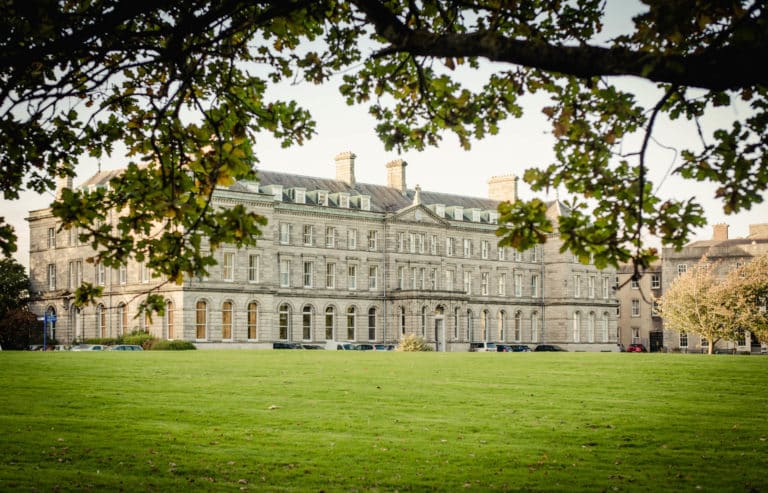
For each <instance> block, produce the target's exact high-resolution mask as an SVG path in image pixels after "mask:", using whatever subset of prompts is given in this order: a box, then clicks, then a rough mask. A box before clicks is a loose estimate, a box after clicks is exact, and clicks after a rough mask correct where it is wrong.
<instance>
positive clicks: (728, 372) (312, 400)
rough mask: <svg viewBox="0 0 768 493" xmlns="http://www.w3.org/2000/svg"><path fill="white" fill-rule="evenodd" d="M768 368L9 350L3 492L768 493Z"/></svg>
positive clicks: (666, 359) (4, 372) (759, 363)
mask: <svg viewBox="0 0 768 493" xmlns="http://www.w3.org/2000/svg"><path fill="white" fill-rule="evenodd" d="M767 382H768V357H760V356H705V355H698V356H694V355H671V354H665V355H662V354H658V355H657V354H620V353H610V354H609V353H600V354H590V353H548V354H543V353H542V354H539V353H535V354H534V353H531V354H524V353H514V354H504V353H497V354H482V353H456V354H445V353H442V354H435V353H430V354H423V353H422V354H418V353H368V352H347V351H343V352H342V351H327V352H326V351H188V352H151V351H149V352H143V353H138V354H137V353H115V352H106V353H67V352H62V353H40V352H34V353H30V352H26V353H25V352H10V351H5V352H2V353H0V457H1V459H2V460H1V461H0V491H119V490H122V491H179V490H211V491H240V490H243V491H328V492H331V491H395V490H398V491H430V490H431V491H492V490H496V491H507V490H525V491H717V492H721V491H746V492H755V491H765V492H768V388H767V387H766V383H767Z"/></svg>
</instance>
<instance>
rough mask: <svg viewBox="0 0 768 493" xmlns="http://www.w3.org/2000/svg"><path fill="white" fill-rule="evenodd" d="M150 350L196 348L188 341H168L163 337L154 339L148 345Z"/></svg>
mask: <svg viewBox="0 0 768 493" xmlns="http://www.w3.org/2000/svg"><path fill="white" fill-rule="evenodd" d="M149 349H151V350H152V351H184V350H188V349H197V348H196V347H195V345H194V344H192V343H191V342H189V341H168V340H165V339H155V340H154V341H152V345H151V346H150V347H149Z"/></svg>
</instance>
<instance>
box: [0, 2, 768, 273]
mask: <svg viewBox="0 0 768 493" xmlns="http://www.w3.org/2000/svg"><path fill="white" fill-rule="evenodd" d="M626 4H627V2H614V3H611V4H610V5H609V7H611V8H613V9H614V10H610V9H609V11H608V18H609V22H610V23H611V25H612V26H621V25H622V22H623V23H626V22H628V19H629V18H630V15H629V14H627V13H626V11H622V10H617V9H621V6H625V5H626ZM614 30H619V29H618V28H617V29H614ZM502 68H503V67H502ZM481 74H482V73H481ZM468 77H471V78H472V77H473V78H475V80H469V81H468V83H473V82H483V81H482V80H479V79H478V77H477V74H475V75H471V74H470V75H469V76H468ZM340 81H341V75H338V76H337V78H335V79H334V80H332V81H331V82H330V83H327V84H325V85H323V86H313V85H309V84H301V85H296V86H287V85H284V86H281V87H279V88H276V90H275V91H274V92H273V94H274V95H275V97H277V98H280V99H295V100H296V101H298V103H299V104H300V105H302V106H304V107H305V108H308V109H309V110H310V111H311V112H312V114H313V116H314V118H315V120H316V122H317V135H316V136H315V137H314V138H313V139H312V140H311V141H309V142H308V143H306V144H305V145H304V146H301V147H292V148H288V149H282V148H281V147H280V145H279V143H278V142H276V141H274V140H272V139H270V138H268V137H263V138H261V139H260V140H258V141H257V143H256V146H255V150H256V154H257V156H258V158H259V161H260V163H259V168H260V169H265V170H271V171H283V172H289V173H297V174H305V175H310V176H318V177H326V178H333V177H334V176H335V163H334V159H333V158H334V156H335V155H337V154H338V153H340V152H343V151H352V152H354V153H355V154H356V155H357V161H356V164H355V175H356V179H357V181H358V182H363V183H374V184H382V185H383V184H386V169H385V164H386V163H387V162H389V161H391V160H393V159H398V158H401V159H404V160H405V161H406V162H407V163H408V166H407V168H406V177H407V185H408V187H409V188H413V187H414V186H415V185H417V184H418V185H420V186H421V187H422V189H424V190H431V191H441V192H446V193H453V194H460V195H469V196H479V197H486V196H487V192H488V186H487V181H488V179H489V178H490V177H492V176H497V175H507V174H516V175H518V176H521V175H522V173H523V171H524V170H525V169H526V168H528V167H531V166H545V165H547V164H549V163H550V162H552V160H553V157H554V154H553V151H552V143H553V138H552V136H551V135H550V134H549V130H550V127H549V124H548V123H547V122H546V120H545V117H544V115H543V114H542V113H541V107H542V103H543V102H544V101H543V100H542V99H540V98H538V97H526V99H524V100H523V101H524V103H525V104H524V113H525V114H524V116H523V117H522V118H521V119H516V120H509V121H507V122H505V123H504V124H502V126H501V130H500V132H499V134H498V135H495V136H490V137H486V138H485V139H484V140H482V141H479V142H474V143H473V146H472V149H471V150H469V151H464V150H463V149H461V147H460V146H459V145H458V142H457V139H456V138H455V137H453V136H452V135H445V137H444V140H443V143H442V144H441V145H440V147H438V148H428V149H427V150H425V151H424V152H416V151H411V152H407V153H405V154H403V155H400V156H399V155H397V154H396V153H394V152H386V151H385V150H384V146H383V144H382V143H381V142H380V141H379V140H378V138H377V137H376V135H375V132H374V128H375V125H376V123H375V121H374V120H373V118H372V117H370V116H369V115H368V112H367V107H365V106H354V107H349V106H347V105H346V104H345V103H344V101H343V99H342V97H341V96H340V95H339V94H338V90H337V86H338V83H339V82H340ZM621 84H622V87H623V88H627V89H631V90H632V91H633V92H635V93H636V94H637V95H638V98H639V99H640V101H642V102H645V103H652V102H655V100H653V99H651V98H654V97H658V96H657V91H656V90H655V88H654V86H653V85H651V84H648V83H646V82H644V81H640V80H637V79H629V78H627V79H624V80H622V81H621ZM745 111H746V108H745V107H743V106H731V107H727V108H722V109H719V110H718V111H716V112H711V114H709V115H708V117H707V119H706V120H705V121H704V135H705V136H711V133H712V130H713V129H715V128H718V127H719V126H721V125H727V124H728V122H730V121H731V119H732V118H733V117H734V116H737V115H741V116H743V115H744V113H745ZM654 136H655V137H656V139H657V140H658V141H659V142H660V143H661V144H663V145H665V146H668V147H673V148H677V149H681V148H684V147H685V146H686V145H688V144H690V143H693V144H692V145H695V143H697V142H698V138H697V137H696V132H695V127H693V125H692V124H690V123H688V122H687V121H676V122H668V121H659V122H657V127H656V130H655V131H654ZM627 147H628V146H627ZM627 147H625V148H624V152H631V151H632V150H637V148H639V140H638V141H637V143H636V148H635V149H631V150H630V149H628V148H627ZM646 162H647V163H648V164H649V177H650V179H651V180H652V181H653V182H654V184H655V185H656V186H658V183H659V182H660V180H661V178H662V177H663V176H664V175H665V174H666V172H667V170H668V169H669V168H670V167H671V166H677V165H679V164H680V158H679V156H678V157H677V158H676V159H675V153H674V152H673V151H670V150H667V149H664V148H662V147H660V146H659V145H656V144H652V146H651V147H650V148H649V154H648V157H647V158H646ZM124 165H125V161H122V160H121V159H119V158H112V159H103V160H102V162H101V167H102V169H112V168H116V167H122V166H124ZM98 166H99V163H97V162H96V161H95V160H92V159H85V160H83V161H82V162H81V163H80V164H79V165H78V167H77V173H78V177H77V178H76V179H75V185H78V184H79V183H82V182H83V181H85V180H86V179H87V178H88V177H89V176H91V175H92V174H93V173H95V172H96V171H97V169H98ZM714 189H715V187H714V186H710V185H706V184H700V183H695V182H691V181H688V180H683V179H681V178H676V177H669V178H667V179H666V180H665V181H664V184H663V186H662V187H661V188H660V195H661V196H662V197H664V198H666V197H674V198H679V199H680V198H688V197H691V196H695V197H697V198H698V199H699V201H700V203H701V204H702V205H703V206H704V208H705V211H706V216H707V220H708V222H709V225H708V226H706V227H705V228H701V229H700V230H698V232H697V235H696V237H695V238H692V239H691V240H692V241H695V240H698V239H708V238H710V237H711V225H712V224H717V223H728V224H729V225H730V237H731V238H737V237H743V236H746V235H747V234H748V227H749V224H757V223H768V204H766V203H765V202H763V203H761V204H757V205H756V206H754V207H753V208H752V210H751V211H748V212H744V213H741V214H738V215H733V216H726V215H725V214H724V213H723V210H722V205H721V204H720V203H718V202H717V201H716V200H714V198H713V197H714ZM520 196H521V198H522V199H524V200H527V199H530V198H532V197H534V196H538V197H539V198H542V199H554V198H555V194H554V192H551V193H550V195H549V196H545V195H541V194H537V195H534V194H533V193H532V192H531V191H530V190H529V189H528V188H527V186H526V185H525V184H524V183H523V182H522V181H521V182H520ZM561 197H565V194H564V193H563V191H561ZM764 197H765V198H768V195H764ZM52 200H53V196H52V194H47V195H44V196H39V195H37V194H34V193H30V192H27V193H24V194H23V195H22V198H21V199H20V200H18V201H13V202H9V201H5V200H0V216H4V217H5V218H6V220H7V221H8V222H9V223H10V224H11V225H13V226H14V227H15V229H16V233H17V235H18V246H19V249H18V251H17V252H16V254H15V258H16V259H17V260H18V261H19V262H20V263H22V264H23V265H25V266H26V265H28V260H29V238H28V237H29V231H28V227H27V223H26V221H25V220H24V218H25V217H26V216H27V214H28V211H29V210H34V209H40V208H44V207H47V206H48V204H49V203H50V202H51V201H52ZM649 243H650V244H652V245H654V246H657V247H658V246H659V245H658V241H655V240H654V239H652V238H649Z"/></svg>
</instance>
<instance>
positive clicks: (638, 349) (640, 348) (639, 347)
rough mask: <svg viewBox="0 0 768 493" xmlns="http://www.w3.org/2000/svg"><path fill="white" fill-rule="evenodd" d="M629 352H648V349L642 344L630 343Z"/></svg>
mask: <svg viewBox="0 0 768 493" xmlns="http://www.w3.org/2000/svg"><path fill="white" fill-rule="evenodd" d="M627 352H628V353H647V352H648V350H647V349H645V346H643V345H642V344H630V345H629V346H627Z"/></svg>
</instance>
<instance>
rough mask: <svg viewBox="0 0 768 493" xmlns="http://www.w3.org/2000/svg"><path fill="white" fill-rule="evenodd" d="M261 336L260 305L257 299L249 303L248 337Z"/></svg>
mask: <svg viewBox="0 0 768 493" xmlns="http://www.w3.org/2000/svg"><path fill="white" fill-rule="evenodd" d="M258 338H259V305H258V303H256V302H255V301H251V302H250V303H248V339H251V340H256V339H258Z"/></svg>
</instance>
